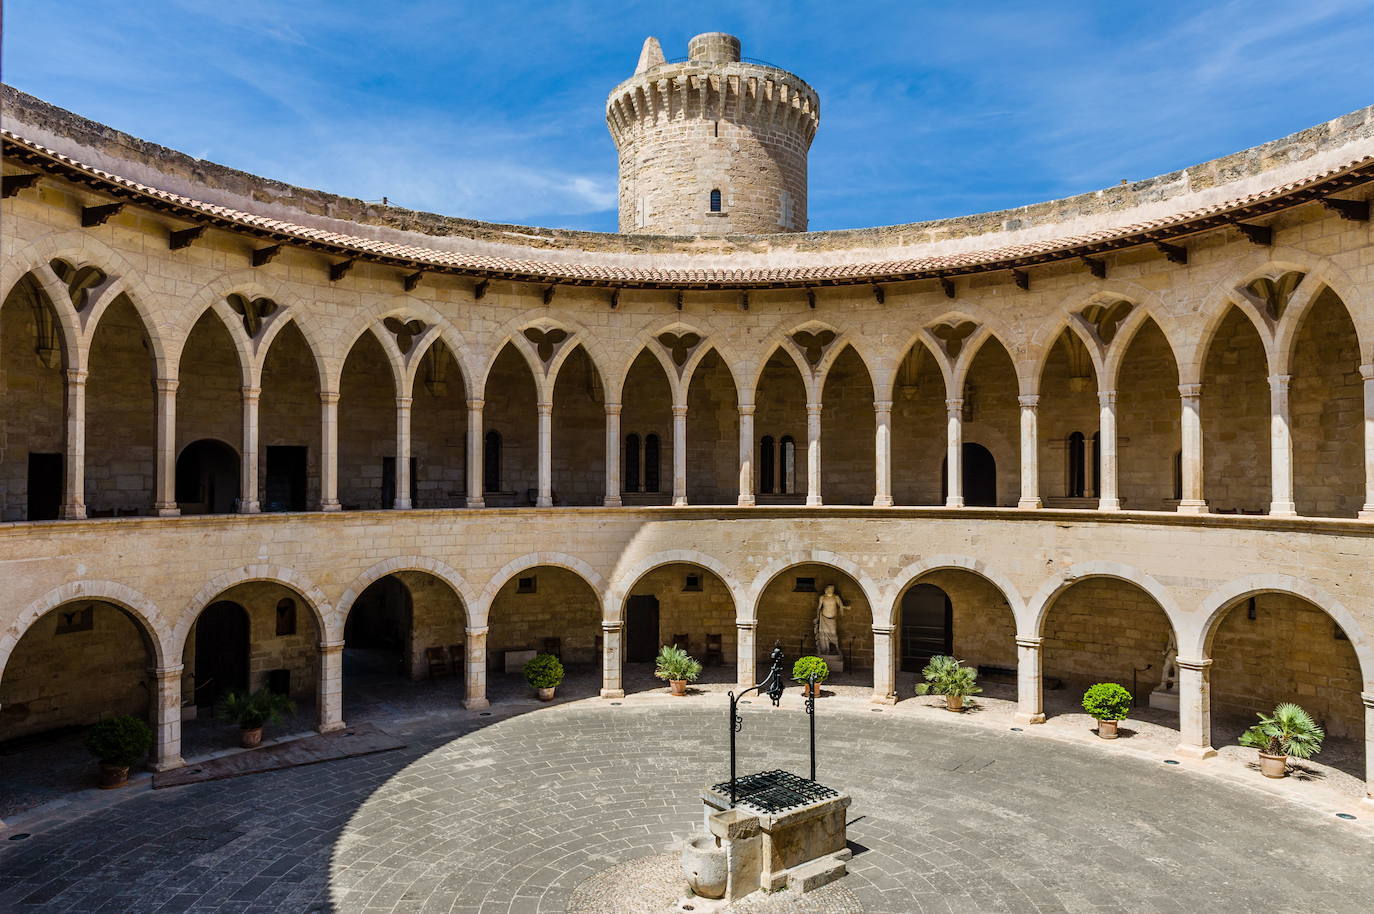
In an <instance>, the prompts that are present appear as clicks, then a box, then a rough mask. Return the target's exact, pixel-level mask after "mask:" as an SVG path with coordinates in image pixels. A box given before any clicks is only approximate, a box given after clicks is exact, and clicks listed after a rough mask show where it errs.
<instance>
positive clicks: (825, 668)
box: [792, 657, 830, 698]
mask: <svg viewBox="0 0 1374 914" xmlns="http://www.w3.org/2000/svg"><path fill="white" fill-rule="evenodd" d="M813 673H814V674H815V675H816V684H815V685H814V686H813V685H810V684H809V683H808V680H807V677H808V676H810V675H811V674H813ZM829 678H830V666H829V664H827V663H826V662H825V661H824V660H822V659H821V658H819V657H798V658H797V662H796V663H794V664H792V679H793V680H794V681H799V682H801V684H802V694H803V695H806V694H808V693H810V695H811V697H812V698H820V697H821V683H822V682H825V681H826V680H827V679H829Z"/></svg>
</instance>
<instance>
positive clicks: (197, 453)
mask: <svg viewBox="0 0 1374 914" xmlns="http://www.w3.org/2000/svg"><path fill="white" fill-rule="evenodd" d="M238 495H239V455H238V452H237V451H235V450H234V449H233V448H232V447H230V446H229V445H227V444H225V443H224V442H223V441H217V440H215V439H214V438H203V439H201V440H200V441H193V442H191V443H190V444H188V445H186V447H185V448H183V449H182V451H181V456H180V457H178V458H177V507H179V508H180V509H181V513H182V514H233V513H234V509H235V505H236V504H237V502H238Z"/></svg>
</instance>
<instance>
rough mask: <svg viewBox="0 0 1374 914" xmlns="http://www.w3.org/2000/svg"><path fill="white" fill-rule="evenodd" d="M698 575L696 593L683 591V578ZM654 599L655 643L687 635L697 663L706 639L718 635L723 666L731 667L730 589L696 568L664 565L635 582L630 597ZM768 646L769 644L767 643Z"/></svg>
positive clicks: (732, 606)
mask: <svg viewBox="0 0 1374 914" xmlns="http://www.w3.org/2000/svg"><path fill="white" fill-rule="evenodd" d="M689 574H693V575H698V576H699V579H700V589H699V590H691V591H689V590H687V589H686V578H687V575H689ZM641 594H644V595H649V596H653V597H656V598H658V632H659V635H658V642H659V644H671V643H672V638H673V636H674V635H680V634H685V635H687V641H688V643H687V645H686V648H687V651H688V653H690V654H691V655H692V656H693V657H695V658H696V659H698V660H701V659H702V658H703V657H704V656H705V653H706V636H707V635H720V636H721V643H722V645H723V653H724V655H725V658H724V660H725V664H726V665H727V666H733V665H734V663H735V640H736V639H735V631H736V629H735V617H736V612H735V602H734V600H733V599H731V597H730V589H729V587H727V586H726V584H725V582H724V581H722V580H721V579H720V578H718V577H717V576H716V575H714V574H712V573H711V572H709V571H707V570H706V569H705V568H702V567H701V566H699V565H681V564H678V565H664V566H662V567H660V568H655V569H654V570H653V571H651V572H649V573H648V574H646V575H644V577H642V578H640V579H639V580H638V581H636V582H635V585H634V588H633V589H632V590H631V591H630V595H631V596H637V595H641ZM770 644H771V642H770Z"/></svg>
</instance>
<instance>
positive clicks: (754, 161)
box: [606, 32, 820, 235]
mask: <svg viewBox="0 0 1374 914" xmlns="http://www.w3.org/2000/svg"><path fill="white" fill-rule="evenodd" d="M819 122H820V99H819V97H818V96H817V95H816V90H814V89H812V88H811V87H810V86H809V85H807V84H806V83H805V82H804V81H803V80H801V79H799V78H798V77H796V76H794V75H793V74H791V73H788V72H787V71H785V70H779V69H778V68H776V67H772V66H769V65H767V64H763V63H756V62H752V61H746V60H741V58H740V44H739V39H738V38H736V37H735V36H733V35H726V34H724V33H721V32H708V33H706V34H704V35H698V36H696V37H695V38H693V39H692V40H691V42H690V44H689V45H688V56H687V60H685V61H679V62H672V63H669V62H667V61H666V60H664V57H663V50H662V49H661V48H660V47H659V44H658V39H656V38H649V39H647V40H645V42H644V50H643V51H642V52H641V53H640V55H639V65H638V66H637V67H636V68H635V74H634V76H632V77H630V78H629V79H627V80H626V81H625V82H623V83H621V84H620V85H618V86H616V87H615V89H613V90H612V91H611V94H610V97H609V98H608V99H607V100H606V123H607V124H608V125H609V127H610V130H611V136H613V137H614V138H615V143H616V147H617V148H618V149H619V151H620V230H621V231H622V232H627V233H640V234H658V235H724V234H750V235H756V234H772V233H776V232H804V231H806V155H807V150H808V149H809V148H810V146H811V140H812V138H813V137H814V136H815V135H816V126H817V124H818V123H819Z"/></svg>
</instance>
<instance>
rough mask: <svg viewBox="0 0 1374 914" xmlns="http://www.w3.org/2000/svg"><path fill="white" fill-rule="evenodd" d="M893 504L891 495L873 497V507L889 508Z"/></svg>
mask: <svg viewBox="0 0 1374 914" xmlns="http://www.w3.org/2000/svg"><path fill="white" fill-rule="evenodd" d="M893 504H894V502H893V501H892V496H891V495H886V496H879V497H878V498H875V499H873V507H875V508H890V507H892V505H893Z"/></svg>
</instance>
